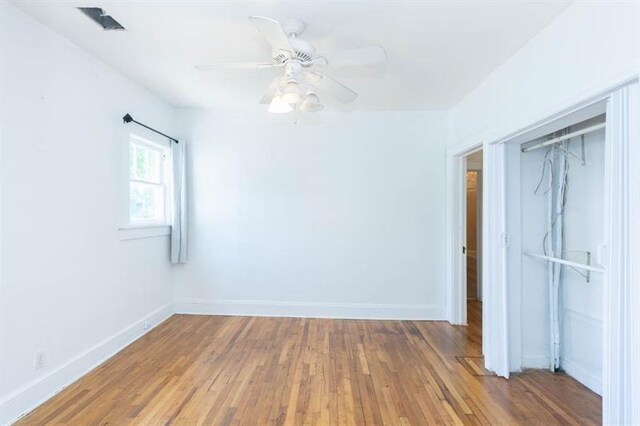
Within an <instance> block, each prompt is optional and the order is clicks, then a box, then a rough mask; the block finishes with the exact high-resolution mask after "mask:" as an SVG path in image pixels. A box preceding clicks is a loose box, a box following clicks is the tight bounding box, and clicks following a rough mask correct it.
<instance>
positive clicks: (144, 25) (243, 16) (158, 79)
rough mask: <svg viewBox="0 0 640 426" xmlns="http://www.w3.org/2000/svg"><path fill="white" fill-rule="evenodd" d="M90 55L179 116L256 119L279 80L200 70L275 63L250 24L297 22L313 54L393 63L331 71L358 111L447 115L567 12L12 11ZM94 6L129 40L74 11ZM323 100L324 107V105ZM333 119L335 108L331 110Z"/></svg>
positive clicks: (239, 6)
mask: <svg viewBox="0 0 640 426" xmlns="http://www.w3.org/2000/svg"><path fill="white" fill-rule="evenodd" d="M13 3H14V4H16V5H17V6H18V7H19V8H21V9H22V10H24V11H26V12H27V13H29V14H31V15H33V16H35V17H36V18H37V19H39V20H40V21H42V22H43V23H45V24H46V25H48V26H49V27H51V28H53V29H54V30H56V31H58V32H60V33H62V34H63V35H64V36H65V37H67V38H69V39H70V40H72V41H73V42H74V43H76V44H78V45H79V46H81V47H82V48H84V49H85V50H87V51H89V52H91V53H92V54H94V55H95V56H96V57H98V58H99V59H101V60H102V61H104V62H106V63H107V64H109V65H111V66H113V67H114V68H116V69H118V70H120V71H121V72H122V73H124V74H125V75H127V76H129V77H130V78H132V79H133V80H134V81H137V82H139V83H140V84H142V85H143V86H145V87H147V88H149V89H150V90H151V91H153V92H154V93H156V94H158V95H159V96H161V97H162V98H164V99H166V100H167V101H169V102H171V103H172V104H174V105H176V106H181V107H211V108H218V109H226V110H244V109H256V108H257V103H258V100H259V99H260V98H261V96H262V94H263V92H264V90H265V89H266V87H267V85H268V84H269V82H270V81H271V79H272V78H273V77H274V73H277V72H278V71H277V70H269V69H267V70H241V71H234V72H231V71H216V72H209V73H202V72H199V71H196V70H195V69H194V68H193V66H194V65H196V64H208V63H215V62H234V61H267V62H268V61H270V54H269V50H268V48H267V47H266V46H265V44H264V42H263V41H262V39H261V37H260V35H259V33H258V32H257V30H256V29H255V28H254V27H253V25H252V24H251V22H250V21H249V20H248V19H247V17H248V16H250V15H264V16H270V17H273V18H275V19H278V20H284V18H286V17H290V16H293V17H298V18H300V19H302V20H304V21H306V23H307V26H308V27H307V30H306V32H305V33H304V37H305V38H306V39H307V40H309V41H311V42H312V43H314V44H315V46H316V48H317V50H318V51H319V52H320V53H322V52H329V51H333V50H336V49H340V48H349V47H361V46H367V45H372V44H379V45H382V46H384V47H385V48H386V50H387V53H388V57H389V62H388V64H385V65H381V66H377V67H374V68H371V69H354V68H352V69H342V70H328V71H327V72H326V73H327V74H328V75H330V76H332V77H334V78H337V79H339V80H340V81H341V82H343V83H344V84H345V85H347V86H349V87H351V88H352V89H354V90H355V91H356V92H358V93H359V95H360V96H359V98H358V99H357V100H356V102H355V103H354V104H353V106H351V107H350V108H351V109H353V110H360V111H367V110H442V109H448V108H449V107H451V106H453V105H454V104H455V103H456V102H457V101H459V100H460V99H461V98H462V97H463V96H464V95H465V94H466V93H468V92H469V91H470V90H471V89H473V88H474V87H475V86H477V85H478V84H479V83H481V82H482V81H483V80H484V79H485V78H486V77H487V76H488V75H489V74H490V73H491V71H493V70H494V69H495V68H496V67H498V66H499V65H500V64H501V63H503V62H504V61H505V60H507V59H508V58H509V57H510V56H511V55H512V54H513V53H515V52H516V51H517V50H518V49H519V48H520V47H522V46H523V45H524V44H525V43H526V42H527V41H528V40H530V39H531V38H532V37H533V36H535V35H536V34H537V33H538V32H540V31H541V30H542V29H543V28H544V27H545V26H546V25H547V24H548V23H549V22H550V21H551V20H553V18H554V17H555V16H557V15H558V14H559V13H560V12H562V11H563V10H564V9H565V8H566V7H567V6H568V4H569V3H570V1H563V0H557V1H541V0H533V1H521V0H508V1H479V0H477V1H468V0H467V1H462V0H456V1H373V0H369V1H366V0H359V1H259V2H257V1H252V2H247V1H233V2H230V1H214V0H210V1H203V0H200V1H166V0H165V1H160V0H158V1H150V0H138V1H130V2H123V1H108V0H95V1H58V2H54V1H42V0H40V1H14V2H13ZM77 6H95V7H101V8H103V9H105V11H106V12H107V13H108V14H109V15H111V16H113V17H114V18H115V19H117V20H118V21H119V22H120V23H121V24H123V25H124V26H125V27H126V28H127V31H126V32H105V31H103V30H102V29H101V28H100V27H99V26H98V25H96V24H95V23H94V22H92V21H90V20H89V19H88V18H87V17H85V16H84V15H83V14H82V13H80V12H79V11H78V10H76V9H75V7H77ZM324 101H327V100H326V99H325V100H324ZM329 106H330V107H332V108H338V106H336V105H329Z"/></svg>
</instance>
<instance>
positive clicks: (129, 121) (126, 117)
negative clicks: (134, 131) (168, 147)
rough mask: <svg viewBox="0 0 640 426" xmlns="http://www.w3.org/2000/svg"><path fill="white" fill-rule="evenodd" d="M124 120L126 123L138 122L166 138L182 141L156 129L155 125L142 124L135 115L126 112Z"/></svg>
mask: <svg viewBox="0 0 640 426" xmlns="http://www.w3.org/2000/svg"><path fill="white" fill-rule="evenodd" d="M122 121H124V122H125V123H131V122H132V121H133V122H134V123H136V124H138V125H140V126H142V127H146V128H147V129H149V130H151V131H152V132H156V133H157V134H159V135H162V136H164V137H165V138H167V139H170V140H172V141H174V142H175V143H180V142H178V139H176V138H172V137H171V136H169V135H165V134H164V133H162V132H160V131H158V130H156V129H154V128H153V127H149V126H147V125H146V124H142V123H141V122H139V121H136V120H134V119H133V117H132V116H131V115H129V114H126V115H125V116H124V117H122Z"/></svg>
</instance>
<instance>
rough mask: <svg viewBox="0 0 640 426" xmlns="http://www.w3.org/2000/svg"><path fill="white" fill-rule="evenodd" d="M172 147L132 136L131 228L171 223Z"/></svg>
mask: <svg viewBox="0 0 640 426" xmlns="http://www.w3.org/2000/svg"><path fill="white" fill-rule="evenodd" d="M168 160H169V147H168V146H165V145H161V144H158V143H155V142H152V141H149V140H147V139H143V138H141V137H139V136H137V135H134V134H131V135H129V203H128V217H129V226H136V225H140V226H144V225H167V224H168V223H169V220H168V217H169V213H168V212H169V202H170V198H171V197H170V193H169V190H168V189H169V185H168V184H169V179H168V178H169V161H168Z"/></svg>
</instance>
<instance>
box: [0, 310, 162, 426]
mask: <svg viewBox="0 0 640 426" xmlns="http://www.w3.org/2000/svg"><path fill="white" fill-rule="evenodd" d="M173 313H174V310H173V304H167V305H165V306H162V307H161V308H159V309H157V310H155V311H153V312H151V313H150V314H148V315H146V316H145V317H144V318H141V319H140V320H138V321H136V322H134V323H133V324H131V325H130V326H128V327H126V328H125V329H123V330H121V331H119V332H118V333H116V334H114V335H112V336H111V337H108V338H106V339H104V340H103V341H101V342H99V343H97V344H95V345H93V346H92V347H90V348H88V349H87V350H85V351H84V352H82V353H80V354H78V355H76V356H75V357H73V358H71V359H70V360H68V361H67V362H65V363H64V364H62V365H60V366H58V367H57V368H55V369H53V370H52V371H50V372H49V373H47V374H46V375H44V376H42V377H39V378H37V379H36V380H33V381H31V382H30V383H27V384H25V385H24V386H22V387H21V388H19V389H17V390H16V391H14V392H12V393H11V394H9V395H7V397H5V398H4V399H3V400H2V401H0V424H2V425H6V424H11V423H13V422H15V421H16V420H18V419H19V418H20V417H22V416H23V415H25V414H27V413H28V412H30V411H31V410H33V409H35V408H36V407H38V406H39V405H40V404H42V403H44V402H45V401H46V400H48V399H49V398H51V397H53V396H54V395H55V394H57V393H58V392H60V391H62V390H63V389H64V388H66V387H67V386H69V385H70V384H72V383H73V382H75V381H76V380H78V379H80V378H81V377H82V376H84V375H85V374H87V373H89V372H90V371H91V370H93V369H95V368H96V367H98V366H99V365H100V364H102V363H103V362H105V361H106V360H108V359H109V358H111V357H112V356H114V355H115V354H116V353H118V352H120V351H121V350H122V349H124V348H125V347H126V346H128V345H130V344H131V343H133V342H134V341H136V340H137V339H139V338H140V337H142V336H143V335H144V334H146V333H148V332H149V331H150V330H152V329H153V328H155V327H156V326H157V325H159V324H160V323H162V322H163V321H165V320H166V319H167V318H169V317H170V316H171V315H173ZM145 323H148V325H149V328H148V329H146V330H145V329H144V328H145V327H144V325H145Z"/></svg>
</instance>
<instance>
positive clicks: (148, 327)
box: [142, 321, 151, 330]
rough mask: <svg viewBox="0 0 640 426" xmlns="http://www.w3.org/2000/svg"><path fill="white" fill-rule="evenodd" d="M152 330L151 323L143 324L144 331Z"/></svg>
mask: <svg viewBox="0 0 640 426" xmlns="http://www.w3.org/2000/svg"><path fill="white" fill-rule="evenodd" d="M150 328H151V324H150V323H149V321H145V322H143V323H142V329H143V330H148V329H150Z"/></svg>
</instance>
